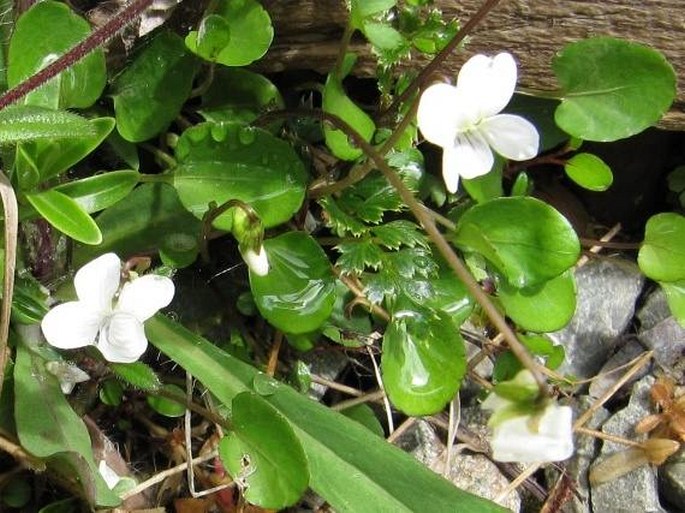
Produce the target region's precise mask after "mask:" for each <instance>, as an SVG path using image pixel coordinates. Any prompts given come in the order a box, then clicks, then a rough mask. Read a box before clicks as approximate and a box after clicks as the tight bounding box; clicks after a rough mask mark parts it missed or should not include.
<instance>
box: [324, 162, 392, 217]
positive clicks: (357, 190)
mask: <svg viewBox="0 0 685 513" xmlns="http://www.w3.org/2000/svg"><path fill="white" fill-rule="evenodd" d="M338 204H339V205H340V208H342V209H343V210H345V212H348V213H349V214H350V215H354V216H356V217H358V218H359V219H360V220H362V221H364V222H366V223H373V224H376V223H380V222H381V221H382V220H383V214H385V212H387V211H391V212H399V211H400V210H402V209H403V208H404V203H403V202H402V200H401V199H400V197H399V195H398V194H397V191H395V189H394V187H392V186H391V185H390V184H389V183H388V181H387V180H386V179H385V178H384V177H383V176H381V175H380V174H378V173H374V174H371V175H369V176H367V177H366V178H364V179H363V180H362V181H361V182H358V183H356V184H354V185H353V186H351V187H348V188H347V189H345V191H343V193H342V194H341V195H340V197H339V198H338Z"/></svg>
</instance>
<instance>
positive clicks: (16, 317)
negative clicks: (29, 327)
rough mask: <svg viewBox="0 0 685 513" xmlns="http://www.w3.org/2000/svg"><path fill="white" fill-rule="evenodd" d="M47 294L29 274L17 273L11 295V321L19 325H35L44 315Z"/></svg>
mask: <svg viewBox="0 0 685 513" xmlns="http://www.w3.org/2000/svg"><path fill="white" fill-rule="evenodd" d="M47 299H48V293H47V292H46V291H45V287H43V286H42V285H41V283H40V282H39V281H38V280H36V279H35V278H34V277H33V276H32V275H31V274H30V273H26V272H24V273H18V274H17V276H16V278H15V281H14V293H13V295H12V321H13V322H16V323H20V324H37V323H39V322H40V321H41V320H42V319H43V317H44V316H45V314H46V313H48V310H49V309H48V306H47Z"/></svg>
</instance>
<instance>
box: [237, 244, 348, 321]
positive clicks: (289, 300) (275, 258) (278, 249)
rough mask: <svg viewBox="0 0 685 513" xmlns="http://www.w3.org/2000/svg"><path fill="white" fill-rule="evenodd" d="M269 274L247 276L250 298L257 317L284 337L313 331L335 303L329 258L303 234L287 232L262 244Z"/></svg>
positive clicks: (333, 277) (333, 279)
mask: <svg viewBox="0 0 685 513" xmlns="http://www.w3.org/2000/svg"><path fill="white" fill-rule="evenodd" d="M264 249H265V251H266V254H267V256H268V258H269V265H270V269H269V273H268V274H267V275H266V276H257V275H256V274H254V273H252V272H250V286H251V288H252V295H253V296H254V300H255V303H256V304H257V308H258V309H259V311H260V313H261V314H262V315H263V316H264V318H265V319H266V320H267V321H269V323H271V324H272V325H274V326H275V327H276V328H278V329H280V330H283V331H285V332H286V333H295V334H297V333H307V332H309V331H314V330H315V329H316V328H318V327H319V326H321V324H323V322H324V321H325V320H326V319H328V317H329V316H330V314H331V311H332V310H333V304H334V303H335V296H336V294H335V276H334V275H333V271H332V270H331V264H330V262H329V261H328V257H327V256H326V254H325V253H324V252H323V250H322V249H321V246H319V245H318V244H317V242H316V241H315V240H314V239H313V238H312V237H310V236H309V235H307V234H306V233H303V232H287V233H284V234H283V235H279V236H278V237H274V238H273V239H268V240H265V241H264Z"/></svg>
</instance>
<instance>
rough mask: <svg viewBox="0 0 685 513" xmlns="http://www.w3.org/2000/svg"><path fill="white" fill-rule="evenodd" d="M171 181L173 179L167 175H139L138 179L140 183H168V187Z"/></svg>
mask: <svg viewBox="0 0 685 513" xmlns="http://www.w3.org/2000/svg"><path fill="white" fill-rule="evenodd" d="M172 180H173V178H172V176H171V175H170V174H169V173H160V174H157V175H146V174H143V173H141V174H140V178H138V181H139V182H140V183H168V184H169V185H171V183H172Z"/></svg>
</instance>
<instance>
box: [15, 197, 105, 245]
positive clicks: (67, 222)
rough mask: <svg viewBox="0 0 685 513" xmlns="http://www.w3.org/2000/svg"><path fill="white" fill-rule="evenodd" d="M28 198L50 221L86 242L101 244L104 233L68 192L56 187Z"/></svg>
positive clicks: (80, 240) (75, 238) (64, 231)
mask: <svg viewBox="0 0 685 513" xmlns="http://www.w3.org/2000/svg"><path fill="white" fill-rule="evenodd" d="M26 199H27V200H28V202H29V203H30V204H31V206H32V207H33V208H35V209H36V212H38V213H39V214H40V215H41V216H42V217H43V218H44V219H45V220H46V221H47V222H48V223H50V224H51V225H52V226H54V227H55V228H57V229H58V230H59V231H61V232H62V233H64V234H66V235H68V236H69V237H71V238H72V239H74V240H76V241H78V242H83V243H84V244H100V242H102V234H101V233H100V229H99V228H98V225H97V224H95V221H93V218H92V217H90V216H89V215H88V213H87V212H86V211H85V210H84V209H83V208H81V206H80V205H79V204H78V203H76V201H74V200H73V199H71V198H70V197H69V196H67V195H66V194H63V193H61V192H59V191H56V190H54V189H51V190H48V191H44V192H37V193H34V194H27V195H26Z"/></svg>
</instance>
